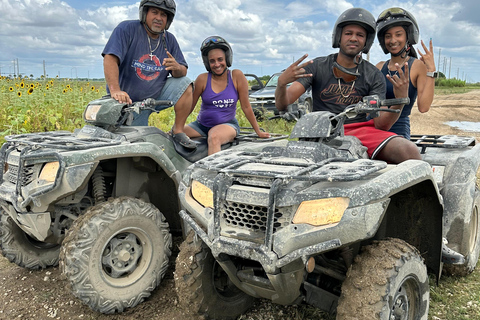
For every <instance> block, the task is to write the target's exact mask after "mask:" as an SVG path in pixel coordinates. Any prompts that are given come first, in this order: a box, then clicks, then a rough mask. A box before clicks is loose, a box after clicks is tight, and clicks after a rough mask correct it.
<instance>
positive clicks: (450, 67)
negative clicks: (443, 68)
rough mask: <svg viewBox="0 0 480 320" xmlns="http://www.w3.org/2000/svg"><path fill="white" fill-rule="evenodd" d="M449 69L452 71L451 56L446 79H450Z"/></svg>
mask: <svg viewBox="0 0 480 320" xmlns="http://www.w3.org/2000/svg"><path fill="white" fill-rule="evenodd" d="M450 71H452V57H450V66H449V67H448V79H450Z"/></svg>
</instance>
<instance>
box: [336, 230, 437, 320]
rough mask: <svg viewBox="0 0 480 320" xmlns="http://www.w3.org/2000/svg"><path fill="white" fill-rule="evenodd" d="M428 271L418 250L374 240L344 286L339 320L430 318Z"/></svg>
mask: <svg viewBox="0 0 480 320" xmlns="http://www.w3.org/2000/svg"><path fill="white" fill-rule="evenodd" d="M428 307H429V284H428V275H427V268H426V266H425V264H424V262H423V259H422V257H421V256H420V253H419V252H418V250H417V249H415V248H414V247H413V246H411V245H409V244H408V243H406V242H404V241H403V240H400V239H386V240H382V241H375V242H374V243H373V244H372V245H369V246H367V247H365V248H364V250H363V252H362V253H361V254H360V255H358V256H357V257H356V258H355V263H354V264H353V265H352V267H351V268H350V270H349V271H348V273H347V278H346V279H345V281H344V283H343V285H342V294H341V296H340V299H339V303H338V308H337V319H338V320H340V319H341V320H353V319H380V320H390V319H396V320H417V319H418V320H423V319H425V320H426V319H427V316H428Z"/></svg>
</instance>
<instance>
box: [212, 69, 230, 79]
mask: <svg viewBox="0 0 480 320" xmlns="http://www.w3.org/2000/svg"><path fill="white" fill-rule="evenodd" d="M210 70H211V69H210ZM227 70H228V67H226V68H225V69H223V72H222V73H221V74H216V73H213V71H210V72H211V73H212V74H213V75H214V76H216V77H221V76H223V75H224V74H225V72H227Z"/></svg>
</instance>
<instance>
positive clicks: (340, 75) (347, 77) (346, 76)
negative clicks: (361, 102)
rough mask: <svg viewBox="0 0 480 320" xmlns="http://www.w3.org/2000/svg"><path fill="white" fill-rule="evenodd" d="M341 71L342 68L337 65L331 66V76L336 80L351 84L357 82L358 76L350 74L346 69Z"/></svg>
mask: <svg viewBox="0 0 480 320" xmlns="http://www.w3.org/2000/svg"><path fill="white" fill-rule="evenodd" d="M342 69H344V68H342V67H340V65H339V64H337V63H335V64H334V65H333V75H334V76H335V78H336V79H343V81H345V82H352V81H355V80H357V78H358V74H355V73H353V72H350V71H348V70H346V69H344V70H342ZM357 70H358V69H357Z"/></svg>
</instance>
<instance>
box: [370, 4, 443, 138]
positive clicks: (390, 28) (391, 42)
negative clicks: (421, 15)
mask: <svg viewBox="0 0 480 320" xmlns="http://www.w3.org/2000/svg"><path fill="white" fill-rule="evenodd" d="M418 34H419V31H418V25H417V21H416V20H415V18H414V17H413V15H411V14H410V13H409V12H408V11H407V10H404V9H402V8H397V7H395V8H389V9H386V10H384V11H383V12H382V13H381V14H380V15H379V17H378V19H377V37H378V41H379V42H380V46H381V47H382V49H383V52H385V53H386V54H388V53H390V59H389V60H387V61H381V62H379V63H378V64H377V68H378V69H380V71H381V72H382V73H383V74H384V75H385V77H386V78H387V79H388V78H393V77H395V76H396V74H397V71H396V68H395V64H397V63H398V64H399V65H401V66H403V67H402V68H403V70H404V69H405V66H406V65H408V68H409V70H410V84H409V89H408V96H409V98H410V104H408V105H405V106H404V107H403V110H402V113H401V115H400V117H399V118H398V120H397V122H395V124H394V125H393V126H392V127H391V128H390V131H391V132H394V133H396V134H398V135H402V136H404V137H405V138H406V139H410V118H409V116H410V113H411V111H412V107H413V105H414V103H415V100H416V101H417V106H418V110H419V111H420V112H422V113H424V112H427V111H428V110H429V109H430V105H431V104H432V101H433V94H434V88H435V77H436V72H435V62H434V58H433V45H432V40H430V50H428V49H427V47H426V46H425V44H424V43H423V41H422V42H421V44H422V46H423V49H424V50H425V53H424V54H422V53H421V52H420V51H419V54H420V56H421V57H420V59H417V53H416V52H415V49H414V48H413V46H412V45H414V44H416V43H417V42H418ZM386 83H387V95H386V97H387V99H389V98H394V95H393V88H392V84H391V83H390V81H386Z"/></svg>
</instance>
